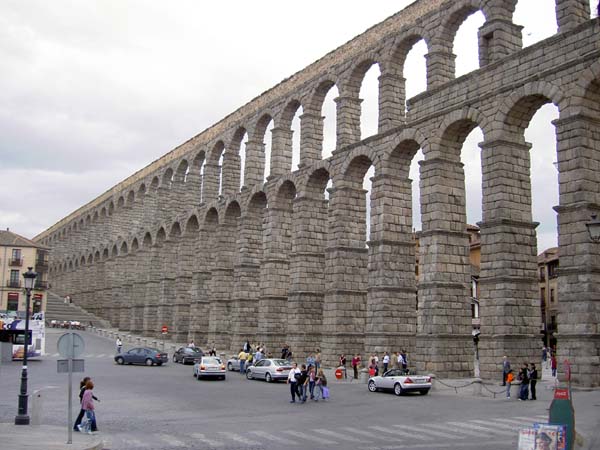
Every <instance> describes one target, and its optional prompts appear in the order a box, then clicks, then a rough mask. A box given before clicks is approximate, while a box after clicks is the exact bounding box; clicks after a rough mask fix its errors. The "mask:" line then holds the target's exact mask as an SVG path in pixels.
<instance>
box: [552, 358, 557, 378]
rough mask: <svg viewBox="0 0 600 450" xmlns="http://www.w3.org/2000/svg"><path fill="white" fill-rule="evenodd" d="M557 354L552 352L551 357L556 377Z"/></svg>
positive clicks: (553, 372) (553, 374)
mask: <svg viewBox="0 0 600 450" xmlns="http://www.w3.org/2000/svg"><path fill="white" fill-rule="evenodd" d="M556 366H557V363H556V354H555V353H554V352H552V357H551V358H550V367H551V368H552V376H553V377H556Z"/></svg>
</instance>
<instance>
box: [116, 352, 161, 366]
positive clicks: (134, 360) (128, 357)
mask: <svg viewBox="0 0 600 450" xmlns="http://www.w3.org/2000/svg"><path fill="white" fill-rule="evenodd" d="M115 361H116V362H117V364H145V365H147V366H153V365H154V364H156V365H157V366H162V364H163V363H166V362H168V361H169V356H168V355H167V354H166V353H164V352H161V351H160V350H158V349H156V348H148V347H137V348H132V349H131V350H129V351H126V352H124V353H119V354H118V355H115Z"/></svg>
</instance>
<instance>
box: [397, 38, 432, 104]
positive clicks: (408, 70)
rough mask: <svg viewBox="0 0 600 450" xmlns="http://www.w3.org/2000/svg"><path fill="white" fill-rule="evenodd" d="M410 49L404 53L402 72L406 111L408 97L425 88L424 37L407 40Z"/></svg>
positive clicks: (425, 49) (425, 45) (425, 47)
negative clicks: (417, 39) (414, 40)
mask: <svg viewBox="0 0 600 450" xmlns="http://www.w3.org/2000/svg"><path fill="white" fill-rule="evenodd" d="M407 44H410V46H409V48H410V50H409V51H408V53H406V56H405V60H404V64H403V66H402V74H403V77H404V79H405V80H406V81H405V92H406V108H405V112H406V113H408V110H409V103H408V99H410V98H411V97H414V96H415V95H417V94H420V93H421V92H425V91H426V90H427V63H426V60H425V55H426V54H427V52H428V50H427V43H426V42H425V39H420V40H419V41H416V42H411V41H408V42H407Z"/></svg>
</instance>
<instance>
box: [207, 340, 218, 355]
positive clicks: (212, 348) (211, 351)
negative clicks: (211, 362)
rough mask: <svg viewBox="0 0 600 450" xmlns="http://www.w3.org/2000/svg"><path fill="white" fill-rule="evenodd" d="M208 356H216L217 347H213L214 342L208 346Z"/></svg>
mask: <svg viewBox="0 0 600 450" xmlns="http://www.w3.org/2000/svg"><path fill="white" fill-rule="evenodd" d="M208 356H217V347H216V346H215V343H214V342H213V343H212V345H211V346H210V350H209V351H208Z"/></svg>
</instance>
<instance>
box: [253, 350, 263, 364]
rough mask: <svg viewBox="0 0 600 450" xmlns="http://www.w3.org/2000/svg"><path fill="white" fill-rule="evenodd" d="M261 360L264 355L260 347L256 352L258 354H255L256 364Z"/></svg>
mask: <svg viewBox="0 0 600 450" xmlns="http://www.w3.org/2000/svg"><path fill="white" fill-rule="evenodd" d="M261 359H263V354H262V352H261V348H260V347H259V348H258V349H257V350H256V353H255V354H254V362H258V361H260V360H261Z"/></svg>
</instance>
